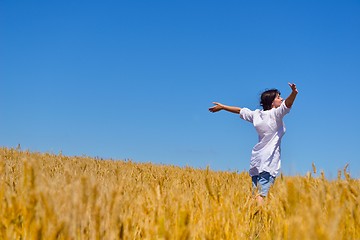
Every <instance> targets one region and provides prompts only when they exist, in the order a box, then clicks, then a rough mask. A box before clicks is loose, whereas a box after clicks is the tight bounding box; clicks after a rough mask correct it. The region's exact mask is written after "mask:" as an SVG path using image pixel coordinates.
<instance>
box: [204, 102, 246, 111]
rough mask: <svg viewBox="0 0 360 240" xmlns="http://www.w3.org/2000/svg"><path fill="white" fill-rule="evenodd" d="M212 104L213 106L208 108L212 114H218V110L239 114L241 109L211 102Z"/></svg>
mask: <svg viewBox="0 0 360 240" xmlns="http://www.w3.org/2000/svg"><path fill="white" fill-rule="evenodd" d="M213 104H215V106H213V107H211V108H209V111H210V112H213V113H214V112H218V111H220V110H225V111H228V112H232V113H236V114H239V113H240V110H241V108H239V107H233V106H227V105H224V104H221V103H218V102H213Z"/></svg>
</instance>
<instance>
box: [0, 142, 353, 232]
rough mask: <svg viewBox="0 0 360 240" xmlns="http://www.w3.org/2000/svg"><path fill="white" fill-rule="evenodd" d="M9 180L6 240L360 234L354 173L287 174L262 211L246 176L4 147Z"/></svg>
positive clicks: (4, 180)
mask: <svg viewBox="0 0 360 240" xmlns="http://www.w3.org/2000/svg"><path fill="white" fill-rule="evenodd" d="M313 169H315V165H313ZM315 172H316V170H314V173H315ZM0 176H1V181H0V184H1V188H0V197H1V202H0V239H360V209H359V202H360V194H359V193H360V182H359V180H356V179H352V178H351V177H350V175H349V174H348V173H347V172H346V169H344V179H342V177H341V173H339V175H338V179H337V180H336V181H329V180H326V179H325V177H324V174H321V175H320V176H319V177H313V176H312V175H311V174H310V173H309V174H308V175H307V176H295V177H286V176H280V177H278V178H277V180H276V181H275V185H274V186H273V188H272V189H271V192H270V196H269V197H268V198H267V199H266V204H265V205H264V206H262V207H259V206H257V205H256V203H255V201H254V200H253V197H252V193H251V191H252V190H251V181H250V177H249V176H248V174H247V173H245V172H241V173H236V172H215V171H211V170H210V169H206V170H200V169H193V168H190V167H185V168H180V167H176V166H164V165H154V164H150V163H134V162H132V161H115V160H103V159H94V158H89V157H67V156H63V155H62V154H59V155H55V154H49V153H34V152H29V151H21V150H20V149H8V148H1V149H0Z"/></svg>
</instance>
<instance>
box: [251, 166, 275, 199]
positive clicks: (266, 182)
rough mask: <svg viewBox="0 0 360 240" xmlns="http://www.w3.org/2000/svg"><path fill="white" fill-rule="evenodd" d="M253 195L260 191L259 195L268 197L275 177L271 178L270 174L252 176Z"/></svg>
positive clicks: (263, 173) (262, 173)
mask: <svg viewBox="0 0 360 240" xmlns="http://www.w3.org/2000/svg"><path fill="white" fill-rule="evenodd" d="M251 179H252V186H253V193H254V192H255V190H256V189H258V193H259V194H260V195H261V196H263V197H266V196H267V194H268V192H269V189H270V187H271V185H273V184H274V182H275V177H274V176H271V175H270V173H268V172H261V173H259V175H256V176H252V177H251Z"/></svg>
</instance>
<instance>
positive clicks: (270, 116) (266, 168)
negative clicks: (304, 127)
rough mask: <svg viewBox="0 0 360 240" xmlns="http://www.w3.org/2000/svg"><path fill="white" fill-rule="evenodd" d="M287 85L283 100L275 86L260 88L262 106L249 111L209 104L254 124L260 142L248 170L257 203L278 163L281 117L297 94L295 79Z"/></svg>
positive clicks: (267, 186)
mask: <svg viewBox="0 0 360 240" xmlns="http://www.w3.org/2000/svg"><path fill="white" fill-rule="evenodd" d="M289 86H290V88H291V93H290V95H289V96H288V97H287V98H286V99H285V101H283V99H282V98H281V96H280V92H279V91H278V90H277V89H271V90H267V91H265V92H263V93H262V94H261V99H260V105H261V106H262V107H263V110H259V109H257V110H255V111H251V110H250V109H248V108H239V107H233V106H227V105H224V104H221V103H218V102H213V104H214V105H215V106H213V107H211V108H209V111H210V112H213V113H214V112H218V111H220V110H226V111H228V112H232V113H236V114H240V118H242V119H244V120H246V121H249V122H251V123H252V124H253V125H254V127H255V129H256V131H257V133H258V135H259V142H258V143H257V144H256V145H255V146H254V148H253V149H252V153H251V161H250V170H249V174H250V176H251V178H252V184H253V187H254V188H258V189H259V193H258V195H257V196H256V200H257V202H258V203H259V204H262V203H263V200H264V199H263V198H264V197H266V196H267V194H268V191H269V188H270V186H271V185H272V184H273V183H274V181H275V178H276V175H277V174H278V172H279V170H280V167H281V160H280V144H281V138H282V137H283V135H284V134H285V130H286V129H285V126H284V123H283V117H284V116H285V115H286V114H287V113H289V111H290V108H291V107H292V105H293V103H294V101H295V98H296V95H297V94H298V90H297V88H296V85H295V84H294V83H289Z"/></svg>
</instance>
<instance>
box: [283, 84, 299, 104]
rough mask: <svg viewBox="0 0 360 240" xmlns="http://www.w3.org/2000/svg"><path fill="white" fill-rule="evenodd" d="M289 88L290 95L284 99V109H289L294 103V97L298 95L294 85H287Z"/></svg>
mask: <svg viewBox="0 0 360 240" xmlns="http://www.w3.org/2000/svg"><path fill="white" fill-rule="evenodd" d="M289 86H290V88H291V90H292V91H291V93H290V95H289V96H288V97H287V98H286V100H285V105H286V107H288V108H291V107H292V105H293V103H294V101H295V98H296V95H297V94H298V90H297V88H296V85H295V83H289Z"/></svg>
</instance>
